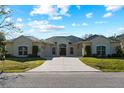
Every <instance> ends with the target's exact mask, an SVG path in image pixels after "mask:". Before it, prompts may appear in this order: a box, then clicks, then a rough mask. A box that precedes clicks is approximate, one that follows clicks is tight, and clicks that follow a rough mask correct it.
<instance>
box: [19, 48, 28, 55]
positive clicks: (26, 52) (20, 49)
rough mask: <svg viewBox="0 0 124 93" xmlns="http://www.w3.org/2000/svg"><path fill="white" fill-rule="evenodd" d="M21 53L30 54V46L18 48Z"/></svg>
mask: <svg viewBox="0 0 124 93" xmlns="http://www.w3.org/2000/svg"><path fill="white" fill-rule="evenodd" d="M18 51H19V55H27V54H28V48H27V46H20V47H19V48H18Z"/></svg>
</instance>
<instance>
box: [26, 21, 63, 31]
mask: <svg viewBox="0 0 124 93" xmlns="http://www.w3.org/2000/svg"><path fill="white" fill-rule="evenodd" d="M28 26H29V27H31V29H35V31H40V32H48V31H55V30H57V31H58V30H62V29H64V28H65V27H64V26H57V25H51V24H49V22H48V21H47V20H41V21H37V20H35V21H31V22H29V23H28Z"/></svg>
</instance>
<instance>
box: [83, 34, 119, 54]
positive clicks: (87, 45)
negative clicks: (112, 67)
mask: <svg viewBox="0 0 124 93" xmlns="http://www.w3.org/2000/svg"><path fill="white" fill-rule="evenodd" d="M118 46H120V41H118V40H116V39H109V38H106V37H104V36H102V35H93V36H91V37H89V38H87V39H86V40H84V42H83V47H84V51H85V52H84V55H88V56H91V55H94V56H108V55H110V56H111V55H113V54H116V48H117V47H118Z"/></svg>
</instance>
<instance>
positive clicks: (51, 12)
mask: <svg viewBox="0 0 124 93" xmlns="http://www.w3.org/2000/svg"><path fill="white" fill-rule="evenodd" d="M69 7H70V6H69V5H41V6H37V7H35V8H33V10H32V11H31V12H30V15H31V16H33V15H37V14H39V15H48V17H49V19H52V20H54V19H55V20H59V19H61V18H62V16H70V14H69V13H68V11H69Z"/></svg>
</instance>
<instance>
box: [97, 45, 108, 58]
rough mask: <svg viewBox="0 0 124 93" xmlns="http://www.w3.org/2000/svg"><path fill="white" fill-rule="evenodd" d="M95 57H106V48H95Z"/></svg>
mask: <svg viewBox="0 0 124 93" xmlns="http://www.w3.org/2000/svg"><path fill="white" fill-rule="evenodd" d="M96 50H97V55H99V56H105V55H106V47H105V46H97V49H96Z"/></svg>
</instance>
